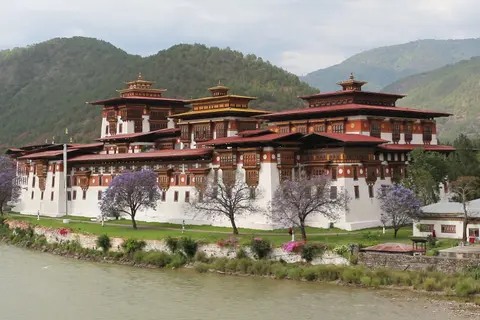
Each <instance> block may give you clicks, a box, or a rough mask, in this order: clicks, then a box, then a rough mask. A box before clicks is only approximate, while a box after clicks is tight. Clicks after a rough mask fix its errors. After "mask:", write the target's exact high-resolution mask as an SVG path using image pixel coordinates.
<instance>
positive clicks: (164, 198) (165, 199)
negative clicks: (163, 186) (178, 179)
mask: <svg viewBox="0 0 480 320" xmlns="http://www.w3.org/2000/svg"><path fill="white" fill-rule="evenodd" d="M165 201H167V191H162V202H165Z"/></svg>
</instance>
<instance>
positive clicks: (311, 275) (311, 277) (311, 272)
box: [302, 268, 318, 281]
mask: <svg viewBox="0 0 480 320" xmlns="http://www.w3.org/2000/svg"><path fill="white" fill-rule="evenodd" d="M302 275H303V278H305V280H307V281H315V280H316V279H317V276H318V275H317V272H316V269H315V268H305V269H304V270H303V271H302Z"/></svg>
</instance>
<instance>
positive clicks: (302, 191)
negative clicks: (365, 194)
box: [269, 175, 349, 240]
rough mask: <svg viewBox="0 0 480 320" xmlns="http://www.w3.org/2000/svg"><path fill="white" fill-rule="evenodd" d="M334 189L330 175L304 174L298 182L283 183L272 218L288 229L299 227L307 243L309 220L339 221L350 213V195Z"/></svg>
mask: <svg viewBox="0 0 480 320" xmlns="http://www.w3.org/2000/svg"><path fill="white" fill-rule="evenodd" d="M331 187H332V185H331V182H330V179H328V177H326V176H315V177H307V176H306V175H301V176H300V177H299V178H298V179H295V180H284V181H282V182H281V183H280V186H279V187H278V188H277V190H276V191H275V193H274V195H273V199H272V202H271V204H270V210H269V216H270V219H271V220H272V222H274V223H279V224H281V225H283V226H285V227H290V226H292V225H293V226H297V227H298V228H300V230H301V232H302V238H303V240H307V233H306V230H305V227H306V224H305V222H306V220H307V218H308V217H310V216H313V215H321V216H324V217H326V218H328V219H329V220H330V221H335V220H337V219H338V218H339V214H340V213H341V212H346V211H348V201H349V197H348V195H347V193H346V192H345V191H343V190H337V188H336V187H334V189H332V188H331ZM333 190H335V191H333Z"/></svg>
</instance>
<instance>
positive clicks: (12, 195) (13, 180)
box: [0, 157, 21, 216]
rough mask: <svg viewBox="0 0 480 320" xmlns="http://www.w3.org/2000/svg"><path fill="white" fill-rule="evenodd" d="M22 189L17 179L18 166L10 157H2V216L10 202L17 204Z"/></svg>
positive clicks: (0, 167) (0, 171) (0, 159)
mask: <svg viewBox="0 0 480 320" xmlns="http://www.w3.org/2000/svg"><path fill="white" fill-rule="evenodd" d="M20 193H21V187H20V185H19V183H18V179H17V166H16V164H15V162H14V161H13V160H12V159H10V158H8V157H0V215H1V216H3V210H4V208H5V206H6V205H7V203H8V202H12V203H14V202H17V201H18V198H19V197H20Z"/></svg>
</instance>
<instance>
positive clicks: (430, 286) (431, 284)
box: [423, 278, 441, 291]
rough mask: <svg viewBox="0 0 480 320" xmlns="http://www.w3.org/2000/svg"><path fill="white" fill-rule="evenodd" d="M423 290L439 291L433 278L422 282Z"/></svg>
mask: <svg viewBox="0 0 480 320" xmlns="http://www.w3.org/2000/svg"><path fill="white" fill-rule="evenodd" d="M423 289H424V290H426V291H441V287H440V285H439V283H438V282H437V280H436V279H434V278H426V279H425V281H423Z"/></svg>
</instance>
